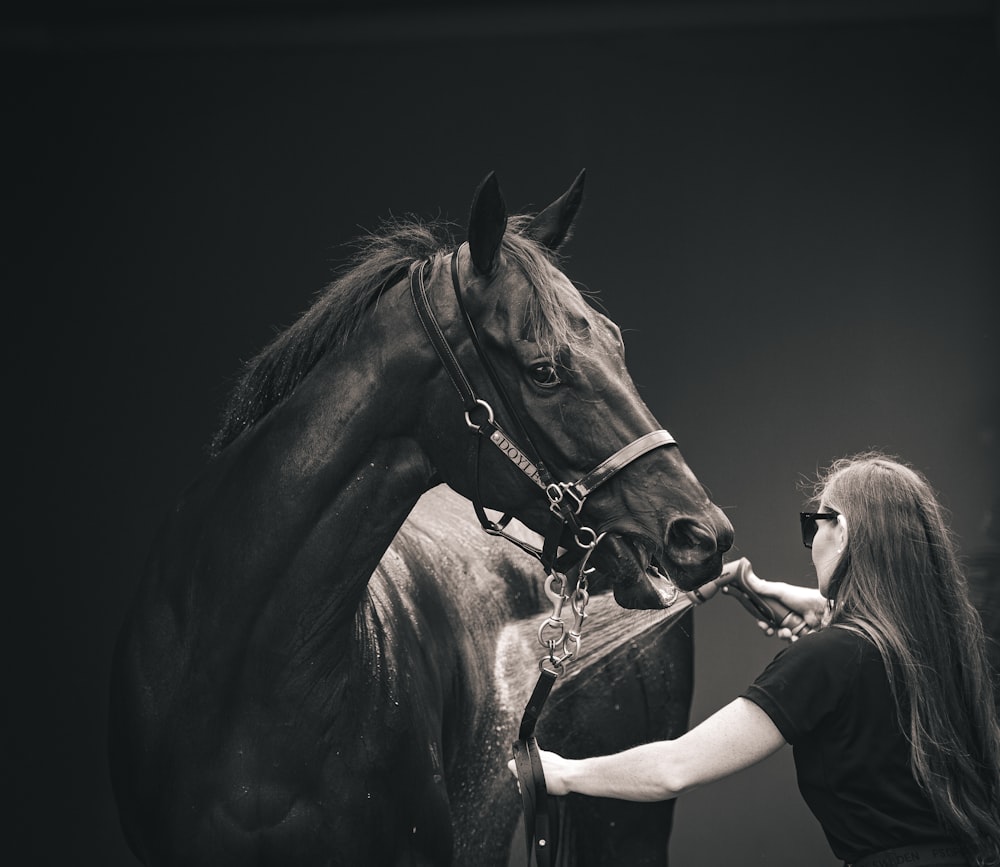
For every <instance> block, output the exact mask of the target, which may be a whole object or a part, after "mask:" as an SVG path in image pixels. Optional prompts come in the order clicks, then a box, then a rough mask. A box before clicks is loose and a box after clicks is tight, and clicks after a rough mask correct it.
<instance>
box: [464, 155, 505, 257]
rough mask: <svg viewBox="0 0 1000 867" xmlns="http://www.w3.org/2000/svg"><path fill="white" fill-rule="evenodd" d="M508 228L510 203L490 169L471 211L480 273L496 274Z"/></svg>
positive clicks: (471, 244)
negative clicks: (502, 242)
mask: <svg viewBox="0 0 1000 867" xmlns="http://www.w3.org/2000/svg"><path fill="white" fill-rule="evenodd" d="M506 229H507V205H506V204H505V203H504V200H503V193H501V192H500V182H499V181H498V180H497V176H496V173H494V172H490V173H489V174H488V175H487V176H486V177H485V178H483V181H482V183H481V184H480V185H479V187H478V189H477V190H476V194H475V196H474V197H473V199H472V212H471V213H470V214H469V253H470V254H471V255H472V267H473V268H475V270H476V273H477V274H482V275H484V276H486V277H492V276H493V275H494V274H495V273H496V270H497V265H498V264H499V260H500V242H501V241H502V240H503V233H504V232H505V231H506Z"/></svg>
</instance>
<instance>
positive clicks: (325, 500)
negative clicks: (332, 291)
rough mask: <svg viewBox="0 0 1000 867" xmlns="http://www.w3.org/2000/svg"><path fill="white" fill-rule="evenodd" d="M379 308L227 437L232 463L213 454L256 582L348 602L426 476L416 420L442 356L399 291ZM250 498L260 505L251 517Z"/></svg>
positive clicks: (429, 469)
mask: <svg viewBox="0 0 1000 867" xmlns="http://www.w3.org/2000/svg"><path fill="white" fill-rule="evenodd" d="M406 301H407V303H409V301H408V299H406ZM380 307H381V308H382V309H380V311H379V314H378V319H379V321H378V322H377V323H373V324H372V326H371V327H369V328H365V329H364V330H363V332H362V333H361V334H359V335H358V336H357V337H356V338H355V339H354V340H352V341H351V342H350V344H349V345H348V346H347V348H345V349H343V350H341V351H338V352H336V353H333V354H331V355H330V356H329V357H328V358H324V359H323V360H322V361H321V362H320V363H319V364H318V365H317V366H316V368H314V369H313V370H312V371H311V372H310V373H309V375H308V376H307V377H306V378H305V379H303V381H302V382H301V383H300V384H299V386H298V388H297V389H296V390H295V391H294V392H292V394H291V395H290V396H289V397H288V398H287V399H286V400H285V401H284V402H283V403H282V404H280V405H279V406H277V407H275V408H274V409H273V410H272V411H271V412H270V413H269V414H268V415H267V416H265V417H264V418H263V419H262V420H261V421H259V422H258V423H257V424H256V425H255V426H254V427H253V428H251V429H250V430H248V431H247V432H246V433H245V434H244V436H243V437H242V438H241V440H239V441H237V442H236V443H234V444H233V446H231V447H230V449H231V450H232V451H233V452H234V454H233V455H232V457H231V458H229V460H228V461H226V460H225V459H226V457H227V456H226V453H223V455H222V456H220V457H221V458H222V459H223V461H224V468H223V470H222V476H223V482H222V484H223V485H224V486H228V487H229V488H231V490H230V491H229V496H228V499H229V500H230V501H231V505H232V507H233V508H236V504H237V503H240V504H241V505H240V506H239V507H238V508H239V511H238V513H237V514H238V517H237V518H236V520H237V521H240V522H246V521H248V524H249V533H250V534H251V538H252V539H254V542H255V546H257V547H258V550H259V548H260V547H263V548H264V549H265V550H263V551H260V552H259V553H255V554H254V563H253V564H252V565H253V567H254V568H258V564H260V568H263V569H265V570H268V574H265V575H263V576H261V577H262V583H263V584H264V585H265V586H267V585H269V586H271V587H272V588H273V587H275V586H276V585H277V584H278V583H280V584H281V585H282V586H284V587H285V588H287V589H288V590H289V592H303V593H306V594H309V593H310V592H311V590H314V591H315V592H316V593H317V594H319V593H320V592H321V593H322V595H323V598H324V599H325V600H326V602H327V603H333V604H334V605H336V606H338V607H340V608H341V609H342V610H344V611H353V607H354V605H355V604H356V601H357V599H358V598H360V594H361V593H362V592H363V590H364V587H365V585H366V584H367V582H368V579H369V578H370V576H371V574H372V572H373V571H374V569H375V567H376V565H377V564H378V561H379V559H380V558H381V556H382V554H383V553H384V552H385V550H386V549H387V548H388V546H389V544H390V542H391V541H392V539H393V537H394V536H395V534H396V531H397V530H398V529H399V527H400V526H401V525H402V523H403V521H404V520H405V519H406V516H407V514H408V513H409V512H410V510H411V509H412V507H413V505H414V504H415V503H416V501H417V500H418V499H419V497H420V495H421V494H422V493H423V492H424V491H425V490H427V489H428V488H429V487H430V486H431V485H432V484H433V482H432V479H433V474H434V468H433V466H432V465H431V464H430V461H429V460H428V458H427V457H426V455H425V454H424V452H423V450H422V449H421V447H420V445H419V444H418V442H417V439H416V428H417V425H418V424H419V413H420V405H419V402H420V400H421V395H422V392H423V390H424V388H425V384H426V382H427V381H428V380H429V379H430V378H431V376H433V373H434V371H435V370H436V368H435V367H434V365H437V364H439V362H438V361H437V359H436V357H435V356H434V354H433V350H432V349H431V348H430V347H429V346H428V345H426V342H425V341H424V340H422V339H420V338H422V334H416V333H415V332H417V331H418V330H419V325H418V324H417V322H416V320H415V317H414V315H413V311H412V307H410V308H409V309H407V308H406V307H405V306H404V305H402V304H400V303H399V299H398V298H396V299H395V303H394V301H393V300H392V299H384V303H383V304H381V305H380ZM401 316H405V320H404V321H403V322H398V321H396V320H398V319H399V318H400V317H401ZM227 451H228V450H227ZM223 495H224V496H226V494H225V492H224V493H223ZM246 502H249V503H251V504H259V508H256V509H254V508H253V506H251V507H250V508H251V509H253V514H251V515H250V516H249V520H248V519H247V514H246V512H247V507H246V506H243V505H242V504H243V503H246ZM222 511H226V508H224V509H223V510H222ZM331 576H336V579H335V581H331ZM331 594H332V595H331Z"/></svg>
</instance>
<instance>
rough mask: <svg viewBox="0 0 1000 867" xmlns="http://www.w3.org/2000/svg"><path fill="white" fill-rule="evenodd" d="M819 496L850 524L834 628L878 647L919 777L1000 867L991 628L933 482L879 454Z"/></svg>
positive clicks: (942, 812)
mask: <svg viewBox="0 0 1000 867" xmlns="http://www.w3.org/2000/svg"><path fill="white" fill-rule="evenodd" d="M816 494H817V495H818V496H819V497H820V498H821V499H822V500H823V501H824V503H825V504H826V505H827V506H828V507H830V508H833V509H836V510H837V511H838V512H841V513H842V514H843V515H844V517H845V519H846V521H847V544H846V546H845V549H844V553H843V555H842V557H841V560H840V562H839V563H838V565H837V567H836V568H835V570H834V572H833V574H832V576H831V580H830V586H831V588H833V590H831V591H830V592H829V596H830V598H831V605H832V612H831V616H830V618H829V622H830V623H831V624H835V625H841V626H845V627H847V628H850V629H854V630H857V631H859V632H861V633H862V634H864V635H865V636H867V637H868V638H869V639H870V640H871V641H872V642H873V643H874V644H875V646H876V647H877V648H878V650H879V653H880V654H881V656H882V660H883V662H884V664H885V668H886V672H887V674H888V677H889V684H890V687H891V689H892V695H893V698H894V700H895V703H896V709H897V712H898V714H899V721H900V725H901V727H902V730H903V732H904V733H906V735H907V736H908V738H909V740H910V743H911V746H912V760H911V761H912V768H913V773H914V776H915V778H916V779H917V781H918V783H919V784H920V785H921V786H922V788H923V789H924V790H925V792H926V793H927V795H928V797H929V799H930V801H931V804H932V805H933V807H934V810H935V812H936V814H937V816H938V818H939V820H940V821H941V822H942V823H943V825H944V827H945V828H946V829H949V830H950V831H951V832H952V833H953V834H954V835H955V837H956V838H957V840H958V841H959V842H960V843H961V844H962V846H963V848H964V849H965V850H966V853H967V854H968V856H969V857H970V859H971V860H972V861H973V862H974V863H976V864H980V865H987V864H990V865H995V864H1000V724H998V717H997V704H996V700H995V696H994V693H993V683H992V677H991V672H990V668H989V663H988V661H987V655H986V642H985V639H984V635H983V627H982V622H981V620H980V617H979V614H978V612H977V611H976V609H975V608H974V607H973V605H972V603H971V601H970V599H969V592H968V585H967V583H966V578H965V575H964V574H963V571H962V568H961V566H960V563H959V557H958V554H957V545H956V543H955V541H954V538H953V536H952V534H951V531H950V529H949V527H948V523H947V521H946V519H945V515H944V510H943V508H942V507H941V505H940V503H939V502H938V499H937V497H936V495H935V493H934V491H933V489H932V488H931V486H930V484H929V483H928V481H927V480H926V478H924V476H923V475H921V474H920V473H919V472H917V471H916V470H914V469H912V468H911V467H909V466H907V465H905V464H903V463H901V462H899V461H897V460H895V459H892V458H889V457H887V456H885V455H882V454H879V453H876V452H866V453H863V454H860V455H856V456H854V457H851V458H844V459H842V460H839V461H837V462H835V463H834V464H833V465H832V466H831V467H830V468H829V469H828V470H827V471H826V472H825V473H824V474H823V475H822V477H821V478H820V479H819V481H818V482H817V485H816Z"/></svg>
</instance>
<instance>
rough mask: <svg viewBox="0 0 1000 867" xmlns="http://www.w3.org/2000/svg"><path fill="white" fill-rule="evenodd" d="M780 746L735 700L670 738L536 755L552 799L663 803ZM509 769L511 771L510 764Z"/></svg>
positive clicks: (765, 720)
mask: <svg viewBox="0 0 1000 867" xmlns="http://www.w3.org/2000/svg"><path fill="white" fill-rule="evenodd" d="M784 745H785V739H784V738H783V737H782V736H781V733H780V732H779V731H778V729H777V728H776V727H775V725H774V723H773V722H771V718H770V717H769V716H768V715H767V714H766V713H764V711H762V710H761V709H760V708H759V707H758V706H757V705H755V704H754V703H753V702H752V701H750V700H749V699H745V698H738V699H736V700H735V701H732V702H730V703H729V704H728V705H726V706H725V707H724V708H722V709H721V710H719V711H717V712H716V713H714V714H713V715H712V716H710V717H709V718H708V719H707V720H705V721H704V722H703V723H701V724H700V725H698V726H696V727H695V728H693V729H692V730H691V731H689V732H688V733H687V734H685V735H682V736H681V737H679V738H676V739H675V740H671V741H656V742H654V743H649V744H643V745H642V746H638V747H633V748H632V749H630V750H625V751H624V752H621V753H615V754H614V755H609V756H595V757H593V758H589V759H565V758H563V757H562V756H559V755H557V754H556V753H550V752H546V751H545V750H541V751H540V753H541V759H542V765H543V767H544V771H545V784H546V787H547V788H548V791H549V794H551V795H567V794H569V793H570V792H577V793H579V794H581V795H593V796H595V797H602V798H619V799H622V800H625V801H663V800H666V799H668V798H676V797H677V796H678V795H680V794H682V793H683V792H688V791H690V790H691V789H694V788H696V787H697V786H701V785H703V784H704V783H710V782H712V781H714V780H719V779H722V778H723V777H727V776H729V775H730V774H733V773H736V771H741V770H743V769H744V768H749V767H750V766H751V765H754V764H756V763H757V762H759V761H761V759H764V758H766V757H767V756H769V755H771V754H772V753H775V752H777V751H778V750H779V749H780V748H781V747H783V746H784ZM508 767H509V768H510V770H511V772H512V773H516V771H515V769H514V763H513V761H511V762H510V763H509V764H508Z"/></svg>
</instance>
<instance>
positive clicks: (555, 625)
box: [538, 617, 566, 653]
mask: <svg viewBox="0 0 1000 867" xmlns="http://www.w3.org/2000/svg"><path fill="white" fill-rule="evenodd" d="M546 630H549V631H550V632H553V633H555V637H554V638H545V637H544V636H543V633H545V631H546ZM565 640H566V624H565V623H563V622H562V620H557V619H555V618H552V617H550V618H548V619H547V620H543V621H542V623H541V625H540V626H539V627H538V643H539V644H540V645H542V647H547V648H548V649H549V652H550V653H551V652H552V650H553V649H555V648H556V647H558V646H559V645H560V644H562V643H563V642H564V641H565Z"/></svg>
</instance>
